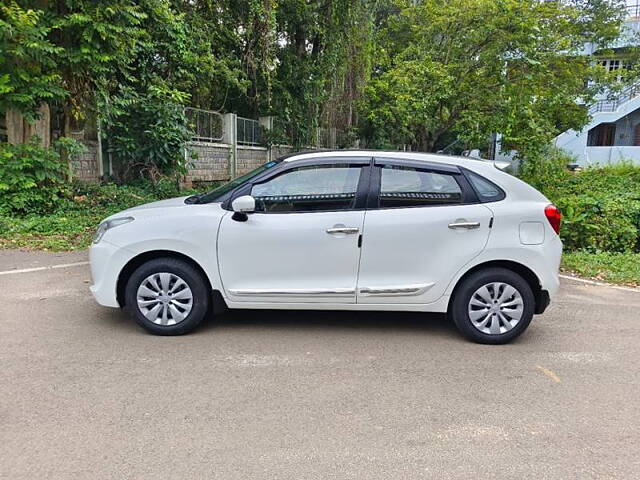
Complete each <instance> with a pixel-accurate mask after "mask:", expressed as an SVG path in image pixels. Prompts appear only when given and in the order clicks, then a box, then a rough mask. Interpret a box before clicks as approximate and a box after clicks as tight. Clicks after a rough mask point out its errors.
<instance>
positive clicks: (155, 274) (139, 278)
mask: <svg viewBox="0 0 640 480" xmlns="http://www.w3.org/2000/svg"><path fill="white" fill-rule="evenodd" d="M209 298H210V295H209V289H208V286H207V282H206V279H204V278H203V276H202V274H201V273H200V272H199V271H198V270H197V269H196V268H194V267H193V266H192V265H191V264H189V263H187V262H185V261H183V260H179V259H176V258H156V259H153V260H150V261H148V262H146V263H144V264H142V265H141V266H139V267H138V268H137V269H136V270H135V271H134V272H133V274H132V275H131V277H129V281H128V282H127V286H126V291H125V302H126V306H127V309H128V310H129V312H130V313H131V315H132V316H133V318H134V319H135V321H136V322H137V323H138V324H139V325H140V326H142V327H143V328H145V329H146V330H148V331H150V332H151V333H154V334H156V335H182V334H184V333H187V332H190V331H191V330H193V329H194V328H196V327H197V326H198V325H199V324H200V322H201V321H202V320H203V319H204V317H205V315H206V313H207V311H208V307H209Z"/></svg>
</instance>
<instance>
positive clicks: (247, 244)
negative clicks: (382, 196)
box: [90, 151, 562, 312]
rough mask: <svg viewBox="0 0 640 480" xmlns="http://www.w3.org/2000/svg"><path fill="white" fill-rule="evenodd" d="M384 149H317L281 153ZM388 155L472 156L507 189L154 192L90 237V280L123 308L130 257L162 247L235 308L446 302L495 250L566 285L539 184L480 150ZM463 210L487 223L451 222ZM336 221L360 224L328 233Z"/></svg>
mask: <svg viewBox="0 0 640 480" xmlns="http://www.w3.org/2000/svg"><path fill="white" fill-rule="evenodd" d="M380 155H381V154H380V152H375V151H371V152H363V151H353V152H351V151H341V152H313V153H307V154H301V155H296V156H294V157H290V158H288V159H285V160H284V162H285V163H289V162H296V161H298V160H304V159H316V158H317V159H321V158H327V157H339V158H344V157H350V156H353V157H360V158H361V157H371V158H373V157H379V156H380ZM384 157H385V158H397V159H403V160H411V161H414V162H416V161H417V162H420V161H427V162H430V163H442V164H445V165H457V166H460V167H464V168H467V169H469V170H471V171H474V172H476V173H478V174H479V175H481V176H483V177H485V178H487V179H488V180H491V181H492V182H494V183H495V184H496V185H498V186H499V187H501V188H502V189H503V190H505V191H506V192H507V198H506V199H505V200H502V201H498V202H493V203H477V204H472V205H454V206H425V207H408V208H392V209H371V210H365V209H362V210H353V211H334V212H305V213H284V214H273V213H269V214H264V213H253V214H250V215H249V216H248V217H249V218H248V220H247V221H246V222H237V221H235V220H233V219H232V218H231V216H232V213H231V212H230V211H228V210H225V209H223V208H222V206H221V205H220V204H218V203H210V204H197V205H187V204H185V203H184V197H182V198H176V199H169V200H164V201H160V202H154V203H151V204H147V205H142V206H140V207H135V208H132V209H129V210H126V211H123V212H120V213H118V214H116V215H113V216H112V217H110V218H111V219H113V218H119V217H126V216H131V217H133V218H134V219H135V220H134V221H132V222H130V223H127V224H124V225H120V226H117V227H114V228H113V229H111V230H108V231H107V232H106V233H105V234H104V237H103V238H102V240H101V241H100V242H99V243H97V244H94V245H93V246H92V248H91V250H90V260H91V271H92V277H93V281H94V283H93V285H92V286H91V291H92V293H93V294H94V296H95V298H96V300H97V301H98V302H99V303H100V304H102V305H105V306H109V307H118V306H119V301H118V298H117V283H118V278H119V276H120V274H121V272H122V270H123V268H125V266H126V265H127V264H128V263H129V262H130V261H131V260H133V259H135V258H136V257H138V256H139V255H143V254H148V253H149V252H157V251H165V252H174V253H177V254H180V255H184V256H186V257H188V258H190V259H191V260H193V261H194V262H195V263H196V264H197V265H199V266H200V267H201V268H202V270H203V271H204V272H205V273H206V275H207V278H208V280H209V283H210V285H211V288H212V289H213V290H217V291H219V292H220V293H221V294H222V296H223V298H224V300H225V302H226V304H227V306H228V307H230V308H265V309H341V310H342V309H344V310H411V311H432V312H446V311H447V308H448V304H449V298H450V296H451V295H452V293H453V291H454V289H455V286H456V285H457V283H458V282H459V280H460V279H461V278H462V277H463V275H464V274H465V273H467V272H468V271H469V270H470V269H472V268H474V267H476V266H478V265H482V264H484V263H487V262H492V261H509V262H514V263H517V264H519V265H523V266H526V267H527V268H528V269H530V270H531V271H532V272H533V273H534V274H535V276H536V277H537V278H538V280H539V283H540V287H541V288H542V289H543V290H546V291H547V292H549V294H550V295H553V294H554V293H555V292H556V291H557V289H558V285H559V282H558V268H559V263H560V255H561V251H562V243H561V241H560V238H559V237H558V235H557V234H556V233H555V232H554V231H553V229H552V228H551V226H550V224H549V222H548V221H547V219H546V217H545V215H544V208H545V206H547V205H548V204H549V203H550V202H549V201H548V200H547V199H546V198H545V197H544V196H543V195H542V194H540V193H539V192H538V191H536V190H535V189H533V188H532V187H530V186H529V185H527V184H525V183H523V182H522V181H520V180H518V179H517V178H515V177H512V176H511V175H509V174H507V173H504V172H502V171H500V170H498V169H496V168H494V167H493V166H491V165H489V164H487V163H485V162H480V161H477V160H470V159H466V158H461V157H450V156H445V155H427V154H418V153H409V152H385V153H384ZM492 217H493V224H492V227H491V228H489V226H488V223H489V221H490V219H491V218H492ZM460 220H468V221H473V222H475V221H478V222H479V223H480V224H481V225H480V228H478V229H473V230H462V231H458V230H451V229H449V228H448V224H449V223H452V222H456V221H460ZM529 224H536V225H537V226H534V227H531V226H530V225H529ZM540 224H541V225H542V227H540ZM336 225H338V226H340V225H342V226H345V227H354V228H358V229H359V232H358V233H357V234H328V233H326V229H327V228H332V227H334V226H336ZM540 228H542V230H543V232H542V233H543V235H542V237H543V238H542V241H541V242H540V233H541V232H540ZM523 232H524V234H523ZM360 233H362V235H363V239H362V247H361V248H359V247H358V236H359V234H360ZM532 239H533V240H532Z"/></svg>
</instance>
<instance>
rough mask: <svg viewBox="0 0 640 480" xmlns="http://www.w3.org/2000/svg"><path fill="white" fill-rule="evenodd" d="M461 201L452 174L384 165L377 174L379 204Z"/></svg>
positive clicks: (410, 204) (458, 186) (403, 204)
mask: <svg viewBox="0 0 640 480" xmlns="http://www.w3.org/2000/svg"><path fill="white" fill-rule="evenodd" d="M459 203H462V189H461V188H460V185H459V184H458V182H457V181H456V179H455V177H454V175H450V174H447V173H438V172H430V171H426V170H419V169H417V168H413V167H407V166H398V165H385V166H384V167H382V169H381V177H380V207H416V206H427V205H451V204H459Z"/></svg>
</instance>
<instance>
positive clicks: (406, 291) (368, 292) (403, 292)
mask: <svg viewBox="0 0 640 480" xmlns="http://www.w3.org/2000/svg"><path fill="white" fill-rule="evenodd" d="M434 285H435V283H421V284H416V285H398V286H393V287H391V286H385V287H360V288H359V289H358V294H359V295H363V296H375V295H380V296H398V297H399V296H410V295H422V294H423V293H424V292H426V291H427V290H429V289H430V288H431V287H433V286H434Z"/></svg>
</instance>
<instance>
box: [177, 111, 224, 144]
mask: <svg viewBox="0 0 640 480" xmlns="http://www.w3.org/2000/svg"><path fill="white" fill-rule="evenodd" d="M184 114H185V116H186V117H187V124H188V126H189V128H190V129H191V130H192V131H193V137H192V139H193V140H195V141H197V142H219V141H221V140H222V136H223V118H222V115H221V114H220V113H218V112H214V111H211V110H203V109H201V108H193V107H186V108H185V109H184Z"/></svg>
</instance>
